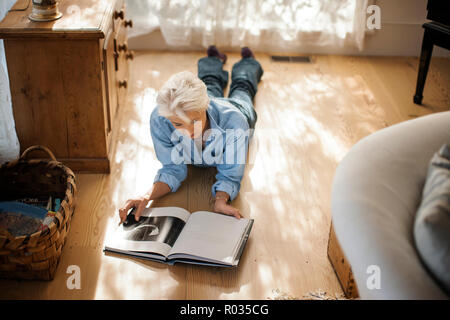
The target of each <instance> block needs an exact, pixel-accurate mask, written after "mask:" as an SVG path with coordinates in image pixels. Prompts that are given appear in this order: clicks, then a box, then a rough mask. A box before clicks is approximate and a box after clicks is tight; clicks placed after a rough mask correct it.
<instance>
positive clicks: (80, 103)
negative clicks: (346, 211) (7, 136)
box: [0, 0, 133, 173]
mask: <svg viewBox="0 0 450 320" xmlns="http://www.w3.org/2000/svg"><path fill="white" fill-rule="evenodd" d="M29 2H30V4H29ZM31 6H32V5H31V0H30V1H28V0H19V1H17V3H16V4H15V5H14V6H13V7H12V8H11V11H10V12H9V13H8V14H7V15H6V17H5V18H4V19H3V21H2V22H1V23H0V38H2V39H4V45H5V54H6V60H7V64H8V74H9V81H10V88H11V98H12V106H13V112H14V118H15V125H16V131H17V135H18V137H19V141H20V147H21V151H23V150H25V149H26V148H28V147H29V146H31V145H36V144H40V145H44V146H47V147H49V148H50V149H51V150H52V151H53V153H54V154H55V156H56V157H57V159H58V160H59V161H62V162H63V163H64V164H66V165H67V166H68V167H70V168H71V169H72V170H74V171H77V172H105V173H107V172H109V170H110V165H109V150H110V145H111V141H110V140H111V136H112V134H111V133H112V131H113V130H114V129H115V128H114V119H115V115H116V114H117V110H118V108H120V107H121V106H123V105H124V103H125V101H126V91H127V81H128V60H130V59H133V53H132V52H130V51H128V48H127V42H126V41H127V38H126V28H127V27H132V22H131V21H130V20H126V17H125V16H126V14H125V5H124V1H123V0H60V1H59V10H60V12H62V13H63V16H62V17H61V18H60V19H58V20H55V21H51V22H33V21H30V20H29V19H28V15H29V14H30V12H31Z"/></svg>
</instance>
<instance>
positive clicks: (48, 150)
mask: <svg viewBox="0 0 450 320" xmlns="http://www.w3.org/2000/svg"><path fill="white" fill-rule="evenodd" d="M33 150H42V151H45V152H47V154H48V155H49V156H50V158H52V160H53V161H57V160H56V158H55V155H54V154H53V152H51V151H50V149H49V148H47V147H44V146H40V145H36V146H31V147H29V148H28V149H26V150H25V151H24V152H23V153H22V155H21V156H20V158H19V159H24V158H25V156H26V155H27V154H28V153H30V152H31V151H33Z"/></svg>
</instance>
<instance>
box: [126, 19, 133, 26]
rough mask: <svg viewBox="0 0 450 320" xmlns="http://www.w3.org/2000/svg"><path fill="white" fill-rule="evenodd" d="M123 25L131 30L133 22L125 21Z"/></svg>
mask: <svg viewBox="0 0 450 320" xmlns="http://www.w3.org/2000/svg"><path fill="white" fill-rule="evenodd" d="M124 25H125V27H130V28H133V20H125V22H124Z"/></svg>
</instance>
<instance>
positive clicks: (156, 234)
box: [123, 211, 186, 247]
mask: <svg viewBox="0 0 450 320" xmlns="http://www.w3.org/2000/svg"><path fill="white" fill-rule="evenodd" d="M185 224H186V223H185V222H184V221H183V220H181V219H180V218H177V217H140V218H139V221H136V219H135V217H134V214H133V211H131V212H130V213H129V214H128V216H127V220H126V221H125V222H124V224H123V230H124V231H125V236H124V239H126V240H133V241H157V242H162V243H166V244H168V245H169V246H171V247H173V245H174V244H175V241H176V240H177V238H178V236H179V235H180V232H181V230H183V227H184V225H185Z"/></svg>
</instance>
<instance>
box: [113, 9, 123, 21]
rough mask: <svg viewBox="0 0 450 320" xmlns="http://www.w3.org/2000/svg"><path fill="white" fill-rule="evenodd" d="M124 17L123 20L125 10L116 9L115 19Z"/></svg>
mask: <svg viewBox="0 0 450 320" xmlns="http://www.w3.org/2000/svg"><path fill="white" fill-rule="evenodd" d="M119 18H120V19H122V20H123V18H124V12H123V10H120V11H117V10H116V11H114V19H119Z"/></svg>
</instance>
